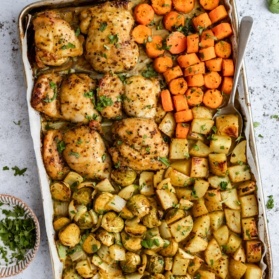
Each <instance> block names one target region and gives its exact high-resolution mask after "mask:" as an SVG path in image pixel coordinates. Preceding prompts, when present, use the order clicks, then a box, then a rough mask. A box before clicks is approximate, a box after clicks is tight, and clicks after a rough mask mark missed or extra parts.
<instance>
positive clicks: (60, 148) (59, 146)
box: [57, 140, 66, 153]
mask: <svg viewBox="0 0 279 279" xmlns="http://www.w3.org/2000/svg"><path fill="white" fill-rule="evenodd" d="M65 148H66V144H65V142H64V141H63V140H61V141H59V142H57V151H58V152H59V153H62V152H63V150H64V149H65Z"/></svg>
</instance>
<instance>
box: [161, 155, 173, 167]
mask: <svg viewBox="0 0 279 279" xmlns="http://www.w3.org/2000/svg"><path fill="white" fill-rule="evenodd" d="M158 161H160V162H161V163H163V164H164V165H165V166H167V167H169V166H170V162H169V160H168V158H166V157H158Z"/></svg>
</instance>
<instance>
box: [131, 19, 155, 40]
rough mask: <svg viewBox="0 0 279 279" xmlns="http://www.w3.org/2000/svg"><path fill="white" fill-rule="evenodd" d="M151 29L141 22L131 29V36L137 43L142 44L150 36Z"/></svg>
mask: <svg viewBox="0 0 279 279" xmlns="http://www.w3.org/2000/svg"><path fill="white" fill-rule="evenodd" d="M151 35H152V30H151V29H150V28H149V27H147V26H145V25H142V24H139V25H137V26H136V27H135V28H134V29H133V31H132V37H133V39H134V40H135V41H136V42H137V43H138V44H144V43H146V42H147V40H148V38H149V37H151Z"/></svg>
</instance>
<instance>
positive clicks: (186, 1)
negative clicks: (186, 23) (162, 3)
mask: <svg viewBox="0 0 279 279" xmlns="http://www.w3.org/2000/svg"><path fill="white" fill-rule="evenodd" d="M172 3H173V6H174V8H175V9H176V10H177V11H179V12H182V13H184V14H187V13H190V12H191V11H192V10H193V9H194V7H195V0H172Z"/></svg>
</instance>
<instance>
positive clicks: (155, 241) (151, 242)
mask: <svg viewBox="0 0 279 279" xmlns="http://www.w3.org/2000/svg"><path fill="white" fill-rule="evenodd" d="M141 245H142V246H143V247H144V248H147V249H150V248H152V247H153V246H157V247H159V246H160V242H159V239H157V238H154V239H145V240H142V242H141Z"/></svg>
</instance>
